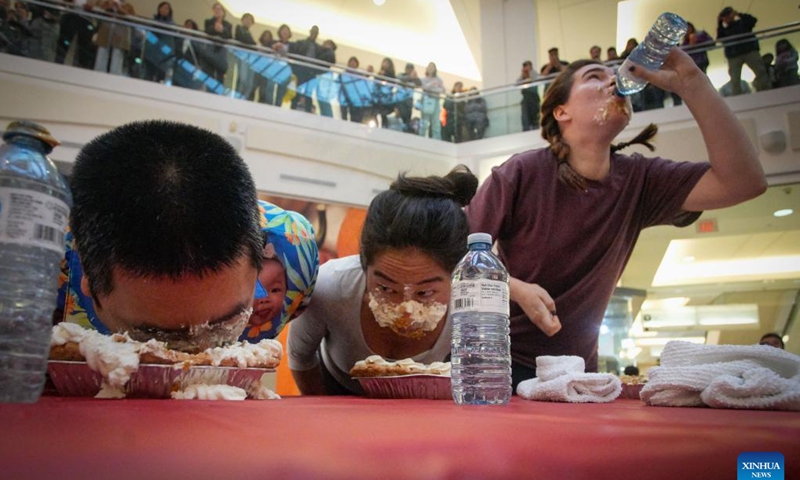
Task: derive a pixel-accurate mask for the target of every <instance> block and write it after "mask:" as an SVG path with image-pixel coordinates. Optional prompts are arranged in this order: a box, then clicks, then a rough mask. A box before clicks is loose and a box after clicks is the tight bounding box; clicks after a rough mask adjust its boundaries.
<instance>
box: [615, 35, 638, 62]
mask: <svg viewBox="0 0 800 480" xmlns="http://www.w3.org/2000/svg"><path fill="white" fill-rule="evenodd" d="M638 46H639V42H638V41H637V40H636V39H635V38H629V39H628V43H626V44H625V50H623V51H622V53H620V54H619V58H621V59H623V60H624V59H626V58H628V55H630V54H631V53H632V52H633V49H635V48H636V47H638Z"/></svg>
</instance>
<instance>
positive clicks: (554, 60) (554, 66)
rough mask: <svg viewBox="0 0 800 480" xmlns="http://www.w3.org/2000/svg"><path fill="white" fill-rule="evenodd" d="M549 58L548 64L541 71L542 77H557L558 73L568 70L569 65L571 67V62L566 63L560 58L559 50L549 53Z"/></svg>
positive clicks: (549, 51)
mask: <svg viewBox="0 0 800 480" xmlns="http://www.w3.org/2000/svg"><path fill="white" fill-rule="evenodd" d="M547 56H548V60H547V63H545V64H544V65H542V68H541V70H540V71H539V73H541V74H542V75H551V74H552V75H555V74H556V73H560V72H563V71H564V70H566V68H567V65H569V62H565V61H564V60H561V59H560V58H558V49H557V48H555V47H553V48H551V49H550V50H548V51H547Z"/></svg>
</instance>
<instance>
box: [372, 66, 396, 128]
mask: <svg viewBox="0 0 800 480" xmlns="http://www.w3.org/2000/svg"><path fill="white" fill-rule="evenodd" d="M378 75H379V76H380V77H383V78H379V79H378V82H377V83H376V84H375V107H376V108H377V110H378V115H380V117H381V127H382V128H388V127H389V119H388V118H387V116H388V115H389V114H390V113H393V112H394V107H395V103H396V102H395V88H397V83H395V80H396V79H397V75H396V73H395V70H394V62H393V61H392V59H391V58H388V57H386V58H384V59H383V60H381V69H380V70H378Z"/></svg>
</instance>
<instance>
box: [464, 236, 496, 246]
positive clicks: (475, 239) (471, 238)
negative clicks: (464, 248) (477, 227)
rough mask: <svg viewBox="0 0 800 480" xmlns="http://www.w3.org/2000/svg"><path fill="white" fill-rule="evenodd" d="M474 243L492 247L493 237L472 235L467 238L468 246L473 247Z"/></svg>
mask: <svg viewBox="0 0 800 480" xmlns="http://www.w3.org/2000/svg"><path fill="white" fill-rule="evenodd" d="M473 243H486V244H489V245H491V244H492V236H491V235H490V234H488V233H470V234H469V236H468V237H467V245H472V244H473Z"/></svg>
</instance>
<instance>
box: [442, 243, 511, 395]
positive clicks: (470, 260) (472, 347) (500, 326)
mask: <svg viewBox="0 0 800 480" xmlns="http://www.w3.org/2000/svg"><path fill="white" fill-rule="evenodd" d="M467 243H468V244H469V252H467V255H466V256H465V257H464V258H463V259H462V260H461V262H460V263H459V264H458V266H456V269H455V271H454V272H453V282H452V294H451V297H450V315H451V319H452V324H453V340H452V343H451V354H452V355H451V359H450V361H451V362H452V369H451V372H450V374H451V376H452V389H453V400H455V402H456V403H457V404H459V405H504V404H506V403H508V401H509V400H510V399H511V341H510V338H509V292H508V272H507V271H506V268H505V267H504V266H503V264H502V263H501V262H500V260H499V259H498V258H497V256H496V255H495V254H494V253H492V250H491V248H492V236H491V235H489V234H488V233H473V234H472V235H470V236H469V238H468V240H467Z"/></svg>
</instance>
